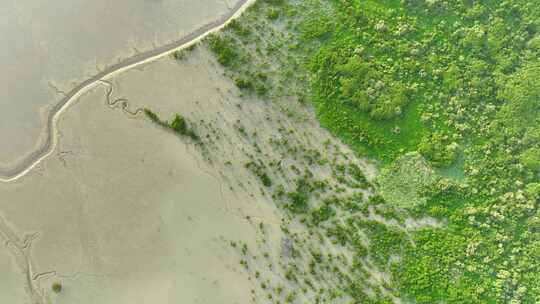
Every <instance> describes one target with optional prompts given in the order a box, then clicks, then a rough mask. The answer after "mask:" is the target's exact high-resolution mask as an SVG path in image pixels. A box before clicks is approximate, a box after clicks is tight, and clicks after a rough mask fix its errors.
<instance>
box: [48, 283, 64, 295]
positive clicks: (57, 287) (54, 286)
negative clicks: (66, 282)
mask: <svg viewBox="0 0 540 304" xmlns="http://www.w3.org/2000/svg"><path fill="white" fill-rule="evenodd" d="M51 289H52V291H54V292H55V293H60V292H62V284H60V283H58V282H55V283H53V284H52V287H51Z"/></svg>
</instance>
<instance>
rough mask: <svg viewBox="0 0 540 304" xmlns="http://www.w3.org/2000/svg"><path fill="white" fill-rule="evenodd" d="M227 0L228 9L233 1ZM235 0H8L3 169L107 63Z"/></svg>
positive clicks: (2, 39)
mask: <svg viewBox="0 0 540 304" xmlns="http://www.w3.org/2000/svg"><path fill="white" fill-rule="evenodd" d="M229 2H230V4H229ZM233 3H234V2H233V1H232V0H229V1H226V0H221V1H219V0H116V1H109V0H93V1H89V0H69V1H67V0H61V1H45V0H17V1H15V0H4V1H2V4H0V45H2V48H1V50H0V66H1V67H2V69H0V81H1V82H2V83H3V86H4V90H0V106H1V109H2V110H1V111H0V164H8V163H13V162H14V161H16V160H17V159H20V158H22V157H24V155H26V154H27V153H28V152H29V151H30V150H32V149H33V147H34V146H35V145H36V144H37V142H38V139H39V137H40V133H41V129H42V127H43V125H44V124H45V122H46V112H47V108H48V107H50V106H51V105H52V104H54V103H55V102H57V101H58V100H60V99H61V98H62V92H67V91H69V90H70V89H72V88H73V87H75V86H76V84H77V83H80V82H82V81H83V80H84V79H86V78H89V77H91V76H93V75H95V74H97V72H98V71H99V70H101V69H103V68H105V67H107V66H110V65H112V64H114V63H117V62H119V61H120V60H122V59H125V58H128V57H131V56H133V55H135V54H136V53H138V52H143V51H148V50H151V49H153V48H155V47H158V46H162V45H165V44H167V43H170V42H172V41H174V40H177V39H179V38H181V37H182V36H184V35H185V34H187V33H189V32H192V31H194V30H196V29H197V28H198V27H200V26H202V25H204V24H207V23H209V22H212V21H214V20H216V19H218V18H219V17H220V16H221V15H222V14H224V13H225V12H226V11H227V10H228V8H229V7H230V6H232V4H233Z"/></svg>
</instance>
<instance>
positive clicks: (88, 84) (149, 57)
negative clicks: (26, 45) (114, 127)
mask: <svg viewBox="0 0 540 304" xmlns="http://www.w3.org/2000/svg"><path fill="white" fill-rule="evenodd" d="M254 1H255V0H238V2H237V3H236V4H235V5H234V6H233V7H232V8H231V10H230V11H229V12H228V13H226V14H224V15H223V16H222V17H221V18H219V19H218V20H216V21H214V22H211V23H208V24H206V25H204V26H202V27H201V28H199V29H197V30H195V31H194V32H192V33H190V34H188V35H187V36H185V37H183V38H182V39H180V40H177V41H175V42H172V43H170V44H167V45H164V46H162V47H159V48H156V49H154V50H151V51H148V52H144V53H140V54H137V55H135V56H133V57H131V58H128V59H126V60H124V61H122V62H120V63H118V64H115V65H112V66H110V67H108V68H106V69H104V70H103V71H101V72H100V73H98V74H96V75H95V76H94V77H92V78H89V79H87V80H86V81H84V82H82V83H80V84H79V85H77V86H76V87H75V88H74V89H72V90H71V91H69V92H68V93H67V94H66V95H65V97H64V98H63V99H62V100H61V101H60V102H59V103H57V104H56V105H54V106H53V107H52V108H51V110H50V111H49V113H48V115H47V124H46V126H45V134H46V139H45V141H44V142H43V144H42V145H41V146H40V147H38V148H37V149H36V150H34V151H33V152H31V153H30V154H29V155H28V157H26V158H25V159H23V160H21V161H19V162H18V163H16V164H14V165H13V166H11V167H6V168H2V167H0V182H11V181H15V180H17V179H19V178H20V177H22V176H24V175H25V174H26V173H28V172H29V171H30V170H31V169H32V168H33V167H35V166H36V165H37V164H39V162H41V161H42V160H43V159H45V158H46V157H47V156H49V155H50V154H51V153H52V152H53V151H54V148H55V146H56V143H57V140H58V136H57V132H56V122H57V120H58V117H59V115H60V114H62V113H63V112H64V110H65V109H66V108H67V107H68V106H69V105H70V104H71V103H72V102H73V101H74V100H76V99H77V98H78V97H80V96H81V95H82V94H84V93H85V92H87V91H88V90H90V89H91V88H93V87H95V86H96V85H99V84H102V81H103V80H105V79H107V78H110V77H112V76H114V75H117V74H119V73H122V72H124V71H127V70H129V69H132V68H134V67H137V66H140V65H142V64H145V63H148V62H151V61H154V60H156V59H159V58H162V57H164V56H167V55H169V54H171V53H173V52H175V51H177V50H180V49H183V48H186V47H188V46H190V45H192V44H194V43H196V42H198V41H200V40H201V39H202V38H204V37H206V36H207V35H209V34H211V33H213V32H215V31H218V30H220V29H221V28H223V27H224V26H225V25H227V24H228V23H229V22H230V21H231V20H233V19H234V18H236V17H238V16H239V15H240V14H241V13H242V12H243V11H244V10H245V9H246V8H247V7H248V6H249V5H250V4H252V3H253V2H254Z"/></svg>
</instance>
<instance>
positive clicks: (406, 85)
mask: <svg viewBox="0 0 540 304" xmlns="http://www.w3.org/2000/svg"><path fill="white" fill-rule="evenodd" d="M539 26H540V1H537V0H533V1H525V0H512V1H510V0H506V1H490V0H485V1H468V0H462V1H454V0H451V1H441V0H426V1H424V0H402V1H397V0H340V1H338V0H327V1H325V0H320V1H316V0H313V1H302V0H296V1H258V2H257V4H255V6H254V7H253V8H252V9H251V10H250V12H249V13H248V14H247V16H246V17H243V19H241V21H239V22H236V23H235V24H234V25H233V26H231V27H229V28H228V29H227V30H226V31H225V32H224V33H222V34H220V35H219V36H214V37H212V38H211V39H210V40H209V46H210V49H211V50H212V51H213V52H215V53H216V57H217V60H218V61H219V62H220V63H221V64H223V65H224V66H225V67H226V68H227V71H228V73H229V74H230V75H231V77H232V78H233V79H234V80H235V83H236V84H237V86H238V87H239V88H240V89H241V90H248V91H256V92H257V95H258V96H259V97H262V98H267V99H272V98H280V97H283V96H288V97H290V96H293V97H294V98H293V99H296V100H297V101H298V102H305V101H306V100H309V101H311V102H312V104H313V106H314V107H315V108H316V112H317V116H318V118H319V120H320V122H321V123H322V124H323V125H324V126H325V127H327V128H328V129H329V130H331V131H332V132H333V133H334V134H335V135H336V136H338V137H339V138H341V139H342V140H343V141H345V142H346V143H348V144H349V145H351V146H352V147H354V148H355V150H356V151H357V152H358V153H359V155H364V156H368V157H370V158H373V159H376V160H378V161H379V162H380V164H381V172H382V173H381V175H380V176H379V178H378V180H377V184H378V185H377V186H376V188H377V191H379V192H380V193H379V194H380V195H375V196H372V198H371V199H370V201H369V202H365V201H363V200H358V199H355V198H354V197H350V198H343V197H339V198H335V199H329V200H326V201H324V203H319V204H313V203H310V202H311V201H312V200H313V195H312V194H313V192H314V190H312V187H309V184H310V182H307V183H306V182H305V181H304V182H300V183H299V184H297V185H296V188H297V189H296V191H292V192H283V193H280V194H279V193H278V194H279V195H276V197H277V198H278V199H279V200H282V201H285V202H286V203H285V204H284V206H285V208H286V209H288V210H290V211H291V212H292V213H293V214H297V215H293V216H300V217H302V218H303V217H304V216H305V215H306V214H309V215H310V216H308V217H306V218H303V220H304V221H306V222H307V224H308V226H313V227H321V223H325V224H324V227H326V228H325V229H326V230H327V235H328V236H329V237H331V238H332V239H333V240H334V241H335V242H336V243H337V244H341V245H343V246H346V247H348V248H352V249H353V250H355V252H356V255H357V257H358V260H361V259H363V258H364V257H366V256H367V257H369V259H370V260H371V261H373V262H374V263H375V264H376V265H378V266H380V267H381V268H382V267H385V266H388V265H391V274H392V284H388V285H389V286H386V287H385V289H386V290H387V291H388V292H389V293H391V294H392V295H393V296H395V297H399V298H402V299H405V300H410V301H413V302H416V303H439V302H441V301H442V302H444V303H538V302H540V281H539V280H538V279H537V277H538V273H539V272H540V211H539V209H538V202H539V200H540V127H538V123H539V122H540V59H539V58H540V57H539V56H540V32H539V29H540V28H539ZM246 63H249V64H246ZM257 73H260V75H264V77H258V76H256V75H258V74H257ZM257 86H262V87H264V90H257V89H256V87H257ZM411 155H413V156H411ZM306 185H308V186H306ZM366 204H368V205H369V206H375V207H376V209H377V210H378V212H381V213H383V214H384V217H385V218H394V219H396V220H397V221H398V222H400V221H403V220H404V218H405V217H406V216H411V215H413V216H417V217H422V216H431V217H434V218H437V219H439V220H440V221H441V222H443V223H445V224H444V225H443V226H442V227H424V228H421V229H418V230H413V231H409V232H408V233H407V234H405V233H403V232H402V231H400V230H396V229H393V228H391V226H388V225H385V224H383V223H380V222H377V221H366V220H365V219H361V220H355V218H354V216H353V217H349V220H344V219H343V212H344V210H347V211H348V212H349V214H352V215H354V214H365V213H366V208H367V206H366ZM336 210H339V211H340V212H336ZM298 214H300V215H298ZM358 230H362V231H364V233H365V234H366V235H367V238H368V239H369V242H370V244H371V246H370V249H369V250H367V249H366V246H365V244H363V243H362V242H361V241H360V240H359V239H357V238H355V237H354V236H355V235H357V234H356V233H355V232H356V231H358ZM391 254H396V255H399V261H400V262H398V263H390V262H389V261H390V259H391V257H390V256H391ZM355 284H356V285H355ZM357 284H360V283H359V282H355V281H354V280H352V281H349V283H348V284H340V285H338V286H339V287H340V288H342V289H343V290H342V291H343V292H346V293H348V294H349V295H350V296H351V297H352V298H353V299H354V300H355V303H368V301H373V302H376V301H379V303H388V302H384V301H389V300H388V297H387V295H384V294H382V293H376V294H375V295H370V296H368V295H366V294H365V293H364V292H362V288H360V287H359V286H360V285H357ZM344 286H348V287H344Z"/></svg>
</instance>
